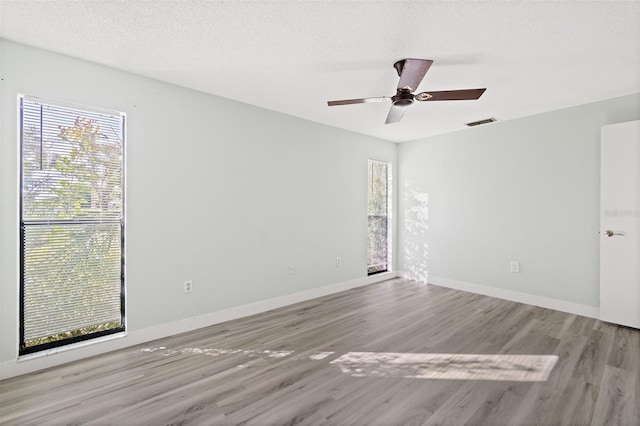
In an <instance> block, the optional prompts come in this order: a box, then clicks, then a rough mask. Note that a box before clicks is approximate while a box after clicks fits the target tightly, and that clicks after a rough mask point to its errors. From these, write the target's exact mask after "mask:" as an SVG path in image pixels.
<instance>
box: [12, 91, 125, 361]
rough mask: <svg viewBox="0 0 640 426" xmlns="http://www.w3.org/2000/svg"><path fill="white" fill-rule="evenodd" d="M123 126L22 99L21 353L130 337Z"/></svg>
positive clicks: (115, 117) (109, 118)
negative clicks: (109, 337)
mask: <svg viewBox="0 0 640 426" xmlns="http://www.w3.org/2000/svg"><path fill="white" fill-rule="evenodd" d="M124 124H125V123H124V117H123V116H122V115H121V114H118V113H113V114H110V113H98V112H95V111H85V110H81V109H76V108H71V107H66V106H59V105H54V104H48V103H45V102H42V101H40V100H38V99H32V98H23V99H21V140H22V180H21V184H22V200H21V201H22V202H21V291H20V296H21V297H20V299H21V312H20V314H21V321H20V335H21V347H20V351H21V353H29V352H34V351H36V350H41V349H46V348H49V347H54V346H60V345H62V344H68V343H71V342H75V341H78V340H86V339H88V338H92V337H97V336H100V335H104V334H109V333H112V332H117V331H121V330H123V329H124V321H123V319H124V309H123V303H124V291H123V290H124V288H123V285H124V276H123V264H124V261H123V241H124V238H123V237H124V222H123V217H124V215H123V209H124V205H123V200H124V197H123V195H124V194H123V189H124V185H123V177H124V173H123V172H124V171H123V145H124Z"/></svg>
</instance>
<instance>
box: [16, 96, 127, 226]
mask: <svg viewBox="0 0 640 426" xmlns="http://www.w3.org/2000/svg"><path fill="white" fill-rule="evenodd" d="M22 113H23V136H22V138H23V140H22V143H23V181H22V189H23V200H22V203H23V204H22V206H23V207H22V208H23V213H22V215H23V219H24V220H27V221H28V220H43V219H82V218H112V219H119V218H120V217H121V216H122V203H121V199H122V119H121V117H120V116H106V115H100V114H95V113H91V112H85V111H78V110H72V109H69V108H62V107H58V106H51V105H42V104H41V103H38V102H24V105H23V112H22Z"/></svg>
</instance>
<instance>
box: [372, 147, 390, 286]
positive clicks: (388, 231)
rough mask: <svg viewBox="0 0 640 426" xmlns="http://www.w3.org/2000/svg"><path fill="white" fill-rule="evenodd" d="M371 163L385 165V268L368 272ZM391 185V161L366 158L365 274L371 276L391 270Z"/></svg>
mask: <svg viewBox="0 0 640 426" xmlns="http://www.w3.org/2000/svg"><path fill="white" fill-rule="evenodd" d="M372 163H378V164H384V165H385V166H386V167H387V178H386V188H385V189H386V200H385V201H386V207H387V209H386V216H385V217H386V222H387V223H386V224H387V226H386V239H387V241H386V256H387V259H386V269H384V270H381V271H373V272H370V271H369V268H370V265H369V231H368V229H369V216H370V215H369V188H368V187H369V185H370V176H369V173H368V171H369V164H372ZM392 187H393V178H392V162H391V161H388V160H379V159H375V158H368V159H367V276H369V277H370V276H373V275H377V274H383V273H387V272H392V271H393V251H392V246H393V232H392V230H393V219H392V217H393V210H392V206H393V192H392Z"/></svg>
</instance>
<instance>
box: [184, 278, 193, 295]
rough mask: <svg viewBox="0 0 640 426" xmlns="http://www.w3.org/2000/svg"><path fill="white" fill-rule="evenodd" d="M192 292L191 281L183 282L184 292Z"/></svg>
mask: <svg viewBox="0 0 640 426" xmlns="http://www.w3.org/2000/svg"><path fill="white" fill-rule="evenodd" d="M192 291H193V281H191V280H189V281H185V282H184V292H185V293H191V292H192Z"/></svg>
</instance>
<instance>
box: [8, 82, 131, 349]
mask: <svg viewBox="0 0 640 426" xmlns="http://www.w3.org/2000/svg"><path fill="white" fill-rule="evenodd" d="M25 101H27V102H38V103H41V104H43V105H47V106H53V107H61V108H69V109H74V110H78V111H86V112H90V113H94V114H105V115H112V116H120V118H121V121H122V129H121V134H122V144H121V145H122V150H121V167H122V169H121V170H122V175H121V179H122V196H121V199H122V206H121V209H122V214H121V217H120V219H119V225H120V326H119V327H114V328H110V329H107V330H100V331H95V332H90V333H87V334H83V335H78V336H73V337H69V338H64V339H59V340H55V341H52V342H47V343H41V344H37V345H33V346H26V345H25V287H24V280H25V230H26V225H28V224H25V221H24V217H23V214H24V102H25ZM18 112H19V114H18V115H19V116H18V120H19V123H18V132H19V138H18V142H19V147H18V148H19V168H18V169H19V170H18V172H19V176H18V181H19V193H18V194H19V210H18V230H19V243H18V245H19V247H18V253H19V283H18V286H19V296H18V298H19V301H18V303H19V306H18V339H19V340H18V356H19V357H20V356H24V355H30V354H34V353H38V352H42V351H47V350H51V349H55V348H59V347H63V346H69V345H74V344H77V343H80V342H85V341H88V340H93V339H97V338H100V337H104V336H109V335H115V334H124V333H126V330H127V325H126V319H127V317H126V284H125V275H126V273H125V253H126V245H125V217H126V192H127V191H126V149H125V148H126V141H127V114H126V113H124V112H120V111H113V110H108V109H104V108H99V107H93V106H87V105H83V104H78V103H70V102H63V101H55V100H51V99H45V98H41V97H38V96H29V95H25V94H22V93H21V94H18ZM41 126H42V121H41ZM46 222H47V223H48V224H54V225H55V224H60V223H65V224H71V223H74V221H72V220H61V221H57V220H47V221H46ZM75 223H77V224H81V223H84V224H97V223H114V224H115V223H117V222H116V221H115V220H112V221H109V220H107V221H105V220H103V219H97V220H93V219H92V220H80V221H75Z"/></svg>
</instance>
